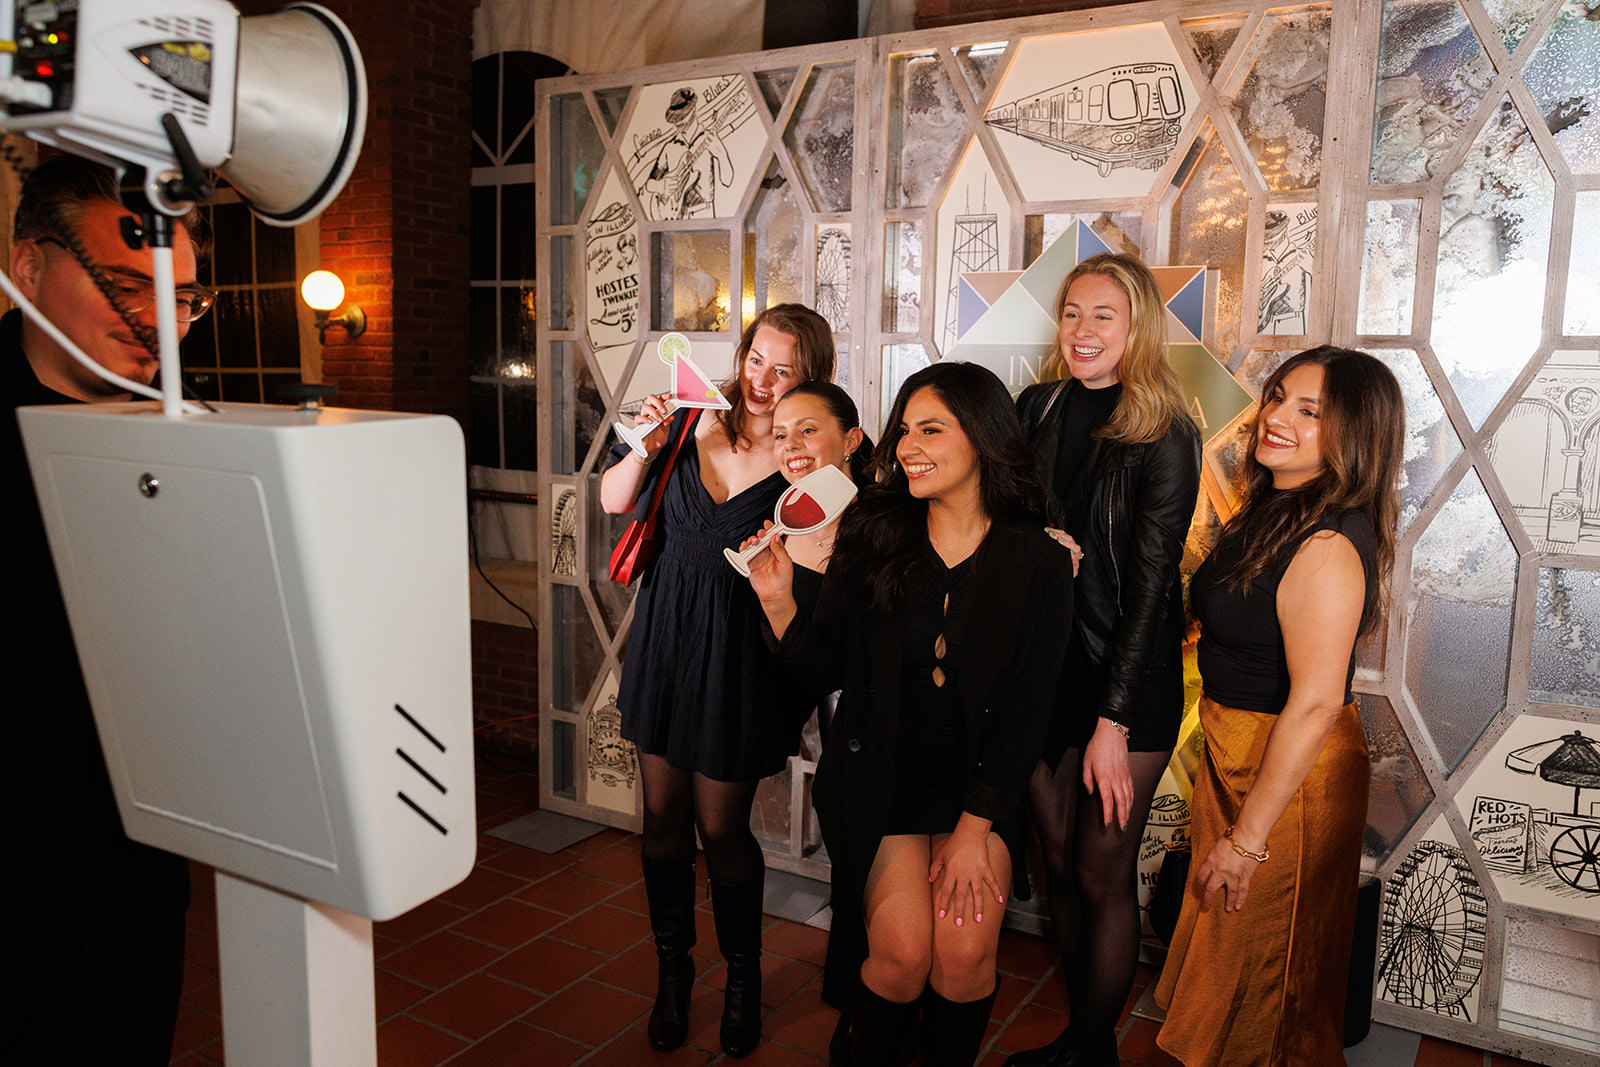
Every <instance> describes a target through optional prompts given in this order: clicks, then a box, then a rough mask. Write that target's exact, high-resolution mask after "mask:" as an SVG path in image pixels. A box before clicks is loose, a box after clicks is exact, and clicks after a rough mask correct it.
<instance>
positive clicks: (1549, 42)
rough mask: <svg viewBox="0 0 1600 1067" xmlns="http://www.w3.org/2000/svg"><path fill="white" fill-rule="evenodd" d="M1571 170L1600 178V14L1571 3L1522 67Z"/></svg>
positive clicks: (1577, 3) (1584, 6)
mask: <svg viewBox="0 0 1600 1067" xmlns="http://www.w3.org/2000/svg"><path fill="white" fill-rule="evenodd" d="M1522 80H1523V81H1525V82H1527V83H1528V90H1529V91H1530V92H1532V93H1533V98H1534V100H1535V101H1537V102H1538V104H1539V113H1540V114H1541V115H1543V116H1544V121H1545V124H1546V125H1548V126H1549V127H1550V133H1551V134H1552V135H1553V136H1554V137H1555V139H1556V144H1557V145H1558V146H1559V147H1560V149H1561V154H1562V155H1563V156H1565V157H1566V160H1567V165H1568V166H1570V167H1571V168H1572V170H1573V172H1574V173H1576V174H1596V173H1600V115H1596V114H1594V111H1595V108H1596V107H1600V11H1597V9H1596V8H1595V6H1594V5H1593V4H1591V3H1582V2H1572V0H1569V2H1567V3H1564V4H1562V5H1561V14H1560V15H1558V16H1556V21H1555V24H1554V25H1553V26H1551V27H1550V30H1549V32H1547V33H1546V34H1545V35H1544V40H1542V41H1540V42H1539V46H1538V47H1537V48H1535V49H1534V51H1533V55H1532V56H1530V57H1529V58H1528V64H1527V66H1525V67H1523V68H1522Z"/></svg>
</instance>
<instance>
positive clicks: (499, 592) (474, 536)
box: [467, 501, 539, 634]
mask: <svg viewBox="0 0 1600 1067" xmlns="http://www.w3.org/2000/svg"><path fill="white" fill-rule="evenodd" d="M467 554H468V555H469V556H470V557H471V559H472V566H473V568H474V569H475V570H476V571H477V572H478V577H479V578H482V579H483V584H485V585H487V586H488V587H489V588H490V589H493V590H494V593H495V595H496V596H498V597H499V598H500V599H501V600H504V601H505V602H506V603H507V604H510V605H511V606H512V607H513V608H515V609H516V610H517V611H519V612H521V613H522V617H523V618H524V619H527V620H528V625H529V626H530V627H532V629H533V632H534V633H535V634H537V633H538V632H539V624H538V622H537V621H535V620H534V617H533V616H532V615H530V614H528V609H527V608H525V607H523V606H522V605H521V604H518V603H517V602H516V601H515V600H512V599H511V598H510V597H508V596H506V594H505V591H504V590H503V589H501V588H500V587H499V586H498V585H495V584H494V581H493V580H492V579H491V578H490V577H489V576H488V575H487V574H485V573H484V570H483V561H482V560H480V559H479V558H478V530H477V520H476V518H475V516H474V514H473V507H472V504H471V502H470V501H469V502H468V503H467Z"/></svg>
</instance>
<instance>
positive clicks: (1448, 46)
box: [1372, 0, 1494, 183]
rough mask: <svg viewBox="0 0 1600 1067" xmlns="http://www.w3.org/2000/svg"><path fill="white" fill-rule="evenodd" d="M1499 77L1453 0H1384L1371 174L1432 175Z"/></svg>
mask: <svg viewBox="0 0 1600 1067" xmlns="http://www.w3.org/2000/svg"><path fill="white" fill-rule="evenodd" d="M1493 80H1494V65H1493V64H1492V63H1490V62H1489V57H1488V56H1486V55H1484V52H1483V46H1482V45H1481V44H1479V43H1478V38H1477V36H1476V35H1475V34H1474V33H1473V32H1472V26H1471V25H1470V24H1469V23H1468V22H1467V16H1466V15H1465V14H1463V13H1462V11H1461V8H1460V6H1459V5H1457V4H1456V3H1455V2H1454V0H1421V2H1411V0H1401V2H1395V0H1390V2H1389V3H1386V4H1384V5H1383V38H1382V42H1381V44H1380V45H1379V52H1378V97H1377V115H1376V116H1375V121H1374V124H1373V133H1372V180H1373V181H1374V182H1379V183H1381V182H1417V181H1426V180H1427V179H1428V178H1430V177H1432V176H1433V174H1434V172H1435V169H1436V168H1437V166H1438V163H1439V160H1440V158H1441V157H1442V156H1444V154H1445V153H1447V152H1449V151H1450V149H1452V148H1454V147H1455V146H1456V141H1457V139H1458V137H1459V135H1460V133H1461V129H1462V127H1464V126H1465V125H1466V124H1467V121H1468V120H1469V119H1471V118H1472V113H1473V112H1474V111H1475V110H1477V107H1478V103H1479V102H1480V101H1481V100H1482V99H1483V94H1484V93H1485V92H1487V91H1488V88H1489V84H1490V82H1492V81H1493Z"/></svg>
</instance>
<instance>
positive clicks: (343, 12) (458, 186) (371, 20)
mask: <svg viewBox="0 0 1600 1067" xmlns="http://www.w3.org/2000/svg"><path fill="white" fill-rule="evenodd" d="M236 3H237V6H238V7H239V9H240V10H241V12H243V13H244V14H246V15H250V14H262V13H268V12H272V11H276V10H278V9H279V8H281V7H282V0H236ZM323 3H324V6H326V7H327V8H328V9H329V10H331V11H333V12H334V13H335V14H336V15H338V16H339V17H340V18H342V19H343V20H344V21H345V23H346V24H347V25H348V26H349V27H350V31H351V32H352V33H353V34H354V35H355V38H356V41H357V43H358V44H359V45H360V47H361V54H362V58H363V60H364V61H365V63H366V68H367V82H368V87H369V92H370V94H371V99H370V106H369V109H368V116H367V135H366V140H365V142H364V144H363V146H362V150H361V156H360V159H359V160H358V161H357V163H356V167H355V172H354V173H353V174H352V175H351V178H350V181H349V184H347V185H346V186H345V189H344V192H343V193H342V194H340V196H339V197H338V199H336V200H335V201H334V202H333V204H332V206H330V207H329V209H328V210H327V211H326V212H324V213H323V215H322V219H321V240H322V265H323V266H324V267H327V268H328V269H329V270H332V271H335V272H336V273H338V275H339V276H340V277H341V278H343V279H344V282H345V288H346V293H347V296H346V299H347V300H348V301H350V302H352V303H356V304H359V305H360V306H361V308H362V310H364V311H365V312H366V313H367V331H366V333H364V334H362V336H361V337H359V338H357V339H355V340H351V339H349V338H347V337H346V336H345V335H344V334H343V333H342V332H341V331H338V330H334V331H331V332H330V333H329V335H328V343H327V344H326V345H325V346H324V347H323V353H322V359H323V363H322V369H323V378H324V380H325V381H327V382H328V383H330V384H332V385H337V386H338V387H339V397H338V399H337V400H336V401H335V402H336V403H338V404H340V405H343V406H346V407H364V408H381V409H392V410H400V411H430V412H437V413H439V414H444V415H452V416H454V417H456V418H457V419H458V420H460V421H461V422H462V423H463V424H464V423H465V421H466V413H467V375H468V373H469V372H470V366H471V364H470V351H469V347H468V344H467V288H468V261H467V255H468V248H467V241H468V230H467V225H468V222H467V207H468V200H469V197H468V190H469V182H470V156H469V148H470V144H471V141H470V138H471V112H470V107H471V68H472V7H473V6H474V5H473V4H471V3H462V2H461V0H392V2H387V3H373V2H371V0H323Z"/></svg>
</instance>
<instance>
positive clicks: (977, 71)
mask: <svg viewBox="0 0 1600 1067" xmlns="http://www.w3.org/2000/svg"><path fill="white" fill-rule="evenodd" d="M1005 52H1006V43H1005V42H1004V41H989V42H986V43H984V44H969V45H966V46H965V47H962V48H957V49H955V57H956V67H957V68H959V69H960V71H961V76H962V77H963V78H965V79H966V81H967V88H968V89H970V90H971V91H972V99H974V100H976V101H977V102H978V105H979V106H980V107H981V106H982V105H983V98H984V95H985V94H986V93H987V92H988V91H989V83H990V82H991V81H993V80H994V71H995V68H996V67H998V66H999V65H1000V57H1001V56H1003V55H1005Z"/></svg>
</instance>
